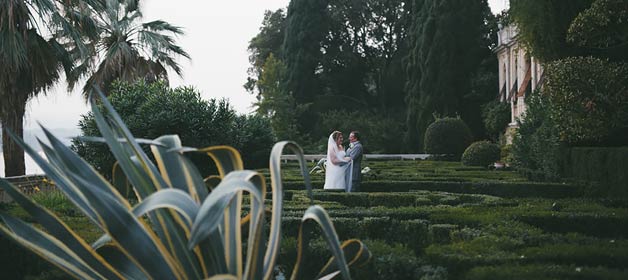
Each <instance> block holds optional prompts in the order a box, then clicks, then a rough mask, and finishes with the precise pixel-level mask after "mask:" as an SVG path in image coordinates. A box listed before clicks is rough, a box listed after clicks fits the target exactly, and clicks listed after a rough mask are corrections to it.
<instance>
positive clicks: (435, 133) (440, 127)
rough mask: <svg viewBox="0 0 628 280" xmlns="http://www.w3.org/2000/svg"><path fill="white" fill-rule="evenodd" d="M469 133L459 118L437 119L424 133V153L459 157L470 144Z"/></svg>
mask: <svg viewBox="0 0 628 280" xmlns="http://www.w3.org/2000/svg"><path fill="white" fill-rule="evenodd" d="M472 138H473V137H472V135H471V131H470V130H469V127H468V126H467V125H466V124H465V123H464V121H462V119H459V118H442V119H437V120H436V121H435V122H433V123H432V124H430V126H428V127H427V130H426V131H425V152H426V153H429V154H453V155H458V156H459V155H461V154H462V153H463V152H464V149H465V148H467V147H468V146H469V144H471V140H472Z"/></svg>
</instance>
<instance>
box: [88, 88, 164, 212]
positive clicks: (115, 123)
mask: <svg viewBox="0 0 628 280" xmlns="http://www.w3.org/2000/svg"><path fill="white" fill-rule="evenodd" d="M98 94H99V95H100V98H99V100H101V101H102V102H101V104H102V105H103V106H104V107H105V109H106V111H107V113H108V116H109V120H110V122H108V121H107V119H106V118H105V116H104V115H103V114H102V112H100V109H99V108H98V106H97V105H96V100H95V99H94V98H90V103H91V105H92V112H93V114H94V121H95V122H96V125H97V126H98V129H99V130H100V133H101V134H102V136H103V138H105V140H106V143H107V145H108V146H109V149H110V150H111V153H112V154H113V155H114V157H115V158H116V159H117V160H118V163H119V164H120V168H121V169H122V170H123V171H124V173H125V174H126V176H127V179H128V180H129V182H131V184H132V185H133V187H134V188H135V190H136V191H137V193H138V194H139V195H140V197H139V199H140V200H141V199H144V198H145V197H147V196H148V195H150V194H151V193H153V192H154V191H156V190H157V189H159V188H161V187H163V186H158V185H156V184H157V183H159V182H155V181H154V179H155V177H156V174H148V172H149V170H148V166H149V165H152V162H150V160H148V157H147V156H146V154H145V153H144V151H143V150H142V149H141V148H140V146H139V144H137V143H136V142H135V141H134V138H133V135H131V133H130V131H129V130H128V128H127V127H126V126H125V125H124V123H123V122H122V120H121V119H120V116H119V115H118V114H117V113H116V112H115V110H114V109H113V107H112V106H111V104H110V103H109V101H108V100H107V98H105V97H104V95H102V94H101V93H100V92H99V93H98ZM119 138H124V139H126V140H127V141H125V142H120V141H119V140H118V139H119ZM132 157H135V158H137V161H138V162H139V163H140V167H141V168H138V167H137V166H136V165H135V164H134V163H133V162H132V161H129V160H128V159H130V158H132Z"/></svg>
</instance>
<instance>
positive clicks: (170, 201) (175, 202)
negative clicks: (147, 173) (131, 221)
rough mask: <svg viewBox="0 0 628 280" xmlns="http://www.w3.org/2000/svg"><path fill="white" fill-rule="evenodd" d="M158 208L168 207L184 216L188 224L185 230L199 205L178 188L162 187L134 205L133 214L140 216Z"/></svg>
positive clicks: (194, 216) (192, 220) (194, 217)
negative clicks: (162, 188)
mask: <svg viewBox="0 0 628 280" xmlns="http://www.w3.org/2000/svg"><path fill="white" fill-rule="evenodd" d="M158 208H168V209H174V210H176V211H177V212H178V213H179V214H180V215H181V217H183V218H184V221H185V224H186V225H187V226H188V227H187V228H186V230H187V231H188V233H189V230H190V229H191V228H192V223H193V222H194V219H196V214H197V213H198V210H199V205H198V203H196V201H194V200H193V199H192V198H191V197H190V195H189V194H188V193H186V192H184V191H182V190H178V189H164V190H160V191H157V192H156V193H153V194H151V195H150V196H149V197H147V198H146V199H144V200H143V201H142V202H141V203H139V204H138V205H136V206H135V208H134V209H133V214H135V216H136V217H140V216H142V215H144V214H146V213H148V212H150V211H153V210H155V209H158Z"/></svg>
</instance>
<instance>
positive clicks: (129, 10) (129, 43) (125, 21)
mask: <svg viewBox="0 0 628 280" xmlns="http://www.w3.org/2000/svg"><path fill="white" fill-rule="evenodd" d="M101 2H103V3H102V5H103V6H104V7H105V11H106V12H104V13H99V14H97V15H96V14H90V15H89V16H91V17H92V18H93V19H94V22H95V23H94V26H90V27H91V28H93V29H94V30H96V32H97V33H98V35H97V37H96V38H92V40H93V42H92V44H93V45H94V47H93V48H90V49H89V51H90V54H89V55H90V59H88V60H86V61H83V64H82V65H80V67H78V68H77V71H73V72H69V73H66V74H67V75H68V87H69V88H70V89H72V88H73V87H74V86H75V84H76V83H77V82H78V81H79V80H80V79H81V78H83V77H85V76H88V79H87V81H86V82H85V86H84V87H83V95H84V97H85V98H86V99H87V97H88V95H89V93H90V92H92V90H93V89H94V87H98V88H99V89H102V90H105V92H107V93H109V92H110V91H111V86H112V83H113V82H114V81H116V80H120V81H125V82H128V83H134V82H137V81H146V82H155V81H158V80H168V72H167V70H166V68H169V69H170V70H172V71H173V72H175V73H176V74H177V75H179V76H182V70H181V66H180V65H179V63H178V62H177V58H179V57H182V58H187V59H190V55H189V54H188V53H187V52H185V51H184V50H183V48H181V47H180V46H178V45H177V44H176V38H177V37H178V36H181V35H183V34H184V32H183V29H182V28H181V27H178V26H174V25H171V24H169V23H168V22H165V21H163V20H154V21H150V22H142V19H143V18H142V12H141V11H140V7H141V6H140V5H139V1H138V0H133V1H101ZM73 51H76V49H73ZM81 51H82V50H81Z"/></svg>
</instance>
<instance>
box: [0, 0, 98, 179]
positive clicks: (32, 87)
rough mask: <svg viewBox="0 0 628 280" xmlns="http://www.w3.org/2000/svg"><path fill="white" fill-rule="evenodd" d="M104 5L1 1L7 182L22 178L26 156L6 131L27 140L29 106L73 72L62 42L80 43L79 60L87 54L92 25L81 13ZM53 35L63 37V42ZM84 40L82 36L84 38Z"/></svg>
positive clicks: (0, 94) (1, 117)
mask: <svg viewBox="0 0 628 280" xmlns="http://www.w3.org/2000/svg"><path fill="white" fill-rule="evenodd" d="M100 7H102V5H100V4H99V0H87V1H77V0H71V1H67V0H39V1H26V0H2V1H0V122H1V124H2V132H3V133H2V149H3V151H4V161H5V176H18V175H23V174H24V171H25V167H24V152H23V150H22V149H21V148H19V147H18V146H17V145H16V144H15V143H14V142H13V141H12V140H11V139H10V137H9V134H8V133H7V130H10V131H12V132H13V133H15V134H16V135H17V136H19V137H22V134H23V123H22V121H23V118H24V112H25V108H26V103H27V102H28V100H30V99H31V98H33V97H34V96H36V95H38V94H40V93H41V92H45V90H46V89H48V88H49V87H50V86H52V85H53V84H54V83H55V82H56V81H57V80H58V79H59V74H60V73H59V72H60V71H61V70H62V69H64V70H65V71H66V72H67V73H69V72H70V71H72V66H73V65H72V63H71V61H70V59H69V55H68V52H67V51H66V50H65V48H64V47H63V45H62V44H61V43H60V42H70V41H75V43H74V45H75V46H76V47H77V51H78V52H77V53H78V55H79V56H83V55H85V54H86V53H87V51H86V50H87V49H86V47H85V46H84V45H83V44H82V42H81V39H82V38H86V37H85V36H84V35H89V34H86V33H82V31H83V29H84V27H87V26H90V25H91V19H90V18H89V17H85V16H84V14H83V13H82V12H81V11H87V10H91V11H96V10H99V9H100ZM50 34H62V35H63V36H64V37H65V39H64V41H60V40H58V37H56V36H53V35H50ZM81 34H83V35H81Z"/></svg>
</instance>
